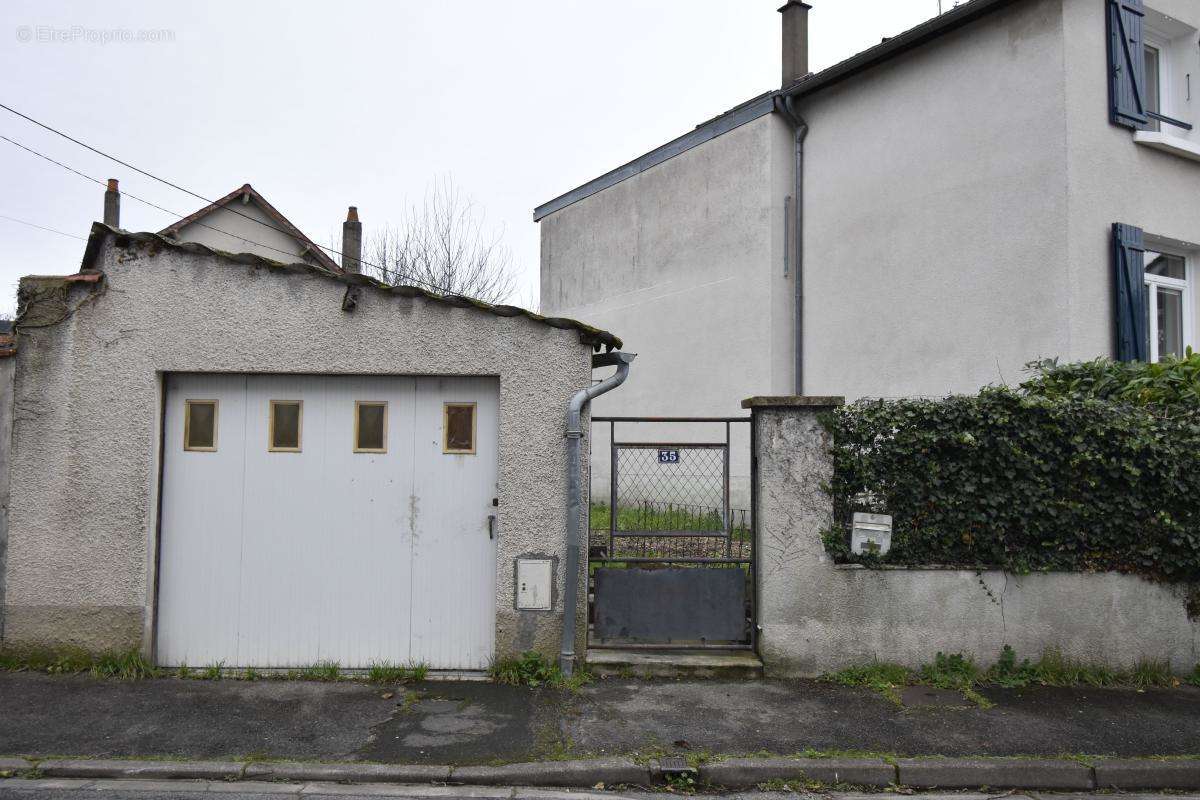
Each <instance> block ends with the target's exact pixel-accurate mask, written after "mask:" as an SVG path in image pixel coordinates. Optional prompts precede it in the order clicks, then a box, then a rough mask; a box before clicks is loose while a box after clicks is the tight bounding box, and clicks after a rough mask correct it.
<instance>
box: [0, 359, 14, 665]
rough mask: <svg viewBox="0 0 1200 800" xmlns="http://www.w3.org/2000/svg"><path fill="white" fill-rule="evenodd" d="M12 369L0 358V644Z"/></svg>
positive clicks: (0, 636) (9, 362)
mask: <svg viewBox="0 0 1200 800" xmlns="http://www.w3.org/2000/svg"><path fill="white" fill-rule="evenodd" d="M15 367H16V361H15V359H13V358H11V357H6V358H0V643H3V641H4V594H5V580H4V575H5V568H4V567H5V563H6V561H7V556H8V496H9V480H10V466H11V462H12V447H11V445H12V421H13V374H14V372H15Z"/></svg>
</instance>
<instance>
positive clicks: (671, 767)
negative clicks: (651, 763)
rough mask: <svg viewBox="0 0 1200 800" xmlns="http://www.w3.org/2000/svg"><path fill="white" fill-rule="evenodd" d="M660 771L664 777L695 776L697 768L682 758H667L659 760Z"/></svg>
mask: <svg viewBox="0 0 1200 800" xmlns="http://www.w3.org/2000/svg"><path fill="white" fill-rule="evenodd" d="M658 771H659V772H661V773H662V774H664V775H695V774H696V768H695V767H693V766H691V765H689V764H688V763H687V760H686V759H684V758H682V757H680V756H667V757H666V758H660V759H659V760H658Z"/></svg>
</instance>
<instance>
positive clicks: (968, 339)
mask: <svg viewBox="0 0 1200 800" xmlns="http://www.w3.org/2000/svg"><path fill="white" fill-rule="evenodd" d="M1091 5H1092V6H1093V7H1094V8H1093V10H1094V11H1095V13H1096V15H1097V16H1098V17H1099V18H1100V19H1101V23H1103V16H1104V7H1103V3H1101V2H1095V3H1092V4H1091ZM814 13H815V12H814ZM1093 44H1094V46H1095V47H1097V48H1098V49H1099V50H1100V51H1101V53H1103V50H1104V44H1105V42H1104V39H1103V38H1102V37H1101V38H1098V39H1097V40H1096V41H1095V42H1094V43H1093ZM1063 58H1064V51H1063V30H1062V19H1061V7H1060V0H1024V1H1023V2H1018V3H1015V4H1013V5H1011V6H1008V7H1006V8H1004V9H1002V10H999V11H995V12H993V13H990V14H988V15H986V16H985V17H983V18H982V19H980V20H977V21H976V22H974V23H972V24H969V25H967V26H966V27H964V28H961V29H959V30H956V31H953V32H950V33H948V34H945V35H943V36H942V37H940V38H939V39H938V40H937V41H934V42H931V43H929V44H927V45H925V46H924V47H920V48H918V49H916V50H913V51H910V52H909V53H907V54H904V55H901V56H899V57H897V58H895V59H892V60H891V61H889V62H887V63H885V64H883V65H881V66H878V67H875V68H874V69H872V70H870V71H869V72H866V73H864V74H862V75H860V76H858V77H856V78H852V79H850V80H848V81H846V82H844V83H842V84H839V85H835V86H833V87H831V88H829V89H826V90H824V91H821V92H819V93H817V94H816V95H814V96H813V97H811V98H810V99H807V100H805V101H804V102H803V104H802V106H801V113H802V114H803V115H804V116H805V118H806V119H807V120H808V122H809V124H810V126H811V130H810V133H809V136H808V141H807V143H806V148H805V150H806V153H805V155H806V159H807V165H808V167H807V174H806V175H805V191H804V194H805V208H806V212H807V213H806V220H805V231H804V251H805V264H806V273H805V294H806V296H807V298H808V299H807V303H806V305H805V353H804V358H805V365H806V382H805V385H804V391H805V392H806V393H809V394H825V393H830V392H837V393H839V394H845V395H846V396H847V397H850V398H857V397H861V396H910V395H936V396H940V395H945V394H948V393H954V392H972V391H974V390H976V389H978V388H979V387H980V386H981V385H984V384H987V383H1000V382H1003V381H1015V380H1019V379H1020V378H1021V369H1022V366H1023V365H1024V364H1025V363H1026V362H1027V361H1030V360H1033V359H1035V358H1038V357H1044V356H1055V355H1063V356H1073V355H1076V353H1075V352H1073V351H1072V350H1071V349H1070V348H1069V343H1070V337H1069V335H1068V334H1069V331H1070V327H1071V320H1072V319H1073V318H1074V317H1076V316H1080V317H1085V318H1088V319H1089V321H1090V322H1089V324H1091V325H1092V326H1093V327H1097V328H1103V329H1105V330H1107V329H1109V328H1111V322H1110V319H1109V314H1108V312H1107V309H1105V308H1101V309H1095V308H1079V307H1075V306H1072V305H1071V304H1070V303H1069V302H1068V297H1069V294H1070V284H1069V281H1070V277H1071V276H1070V275H1069V270H1068V269H1067V266H1066V262H1067V254H1068V244H1067V234H1068V231H1067V214H1068V208H1069V197H1068V191H1067V159H1066V148H1067V142H1068V138H1069V134H1068V131H1067V129H1066V122H1067V118H1066V113H1065V89H1064V83H1065V82H1064V77H1063ZM1099 77H1100V78H1101V79H1103V72H1101V73H1100V75H1099ZM1093 116H1094V119H1093V120H1090V121H1089V122H1090V124H1092V125H1094V126H1095V127H1105V126H1107V124H1108V122H1107V112H1106V107H1105V106H1103V105H1101V106H1099V107H1097V108H1096V109H1095V113H1094V115H1093ZM1105 264H1106V262H1104V261H1101V262H1098V263H1097V270H1098V274H1099V275H1100V276H1101V278H1102V279H1103V278H1104V277H1105V276H1106V275H1107V272H1105ZM1104 285H1105V286H1106V287H1107V285H1108V284H1107V283H1104ZM1079 354H1080V355H1083V354H1084V353H1082V352H1081V353H1079ZM1086 354H1087V355H1098V354H1099V352H1088V353H1086Z"/></svg>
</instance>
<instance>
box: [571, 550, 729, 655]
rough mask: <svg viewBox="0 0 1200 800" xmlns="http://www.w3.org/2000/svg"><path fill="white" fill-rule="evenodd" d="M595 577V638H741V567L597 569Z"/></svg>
mask: <svg viewBox="0 0 1200 800" xmlns="http://www.w3.org/2000/svg"><path fill="white" fill-rule="evenodd" d="M595 578H596V604H595V635H596V637H597V638H598V639H623V640H627V641H635V642H672V641H675V642H681V641H698V640H701V639H703V640H706V641H709V642H741V641H745V640H746V633H747V631H746V627H747V626H746V573H745V572H743V571H742V570H741V569H736V568H732V569H731V568H691V569H686V568H684V569H679V568H675V569H638V568H636V567H635V568H628V569H598V570H596V574H595Z"/></svg>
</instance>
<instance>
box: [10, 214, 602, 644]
mask: <svg viewBox="0 0 1200 800" xmlns="http://www.w3.org/2000/svg"><path fill="white" fill-rule="evenodd" d="M154 251H157V252H154ZM96 266H98V267H100V268H102V269H103V270H104V272H105V274H106V276H107V285H106V286H105V287H103V288H102V289H101V290H100V291H99V292H97V293H96V295H95V296H94V297H90V299H87V300H86V302H82V301H84V300H85V298H89V295H88V291H89V289H88V288H87V287H84V286H82V285H79V284H76V288H73V289H71V296H70V298H69V304H70V306H71V307H74V306H75V305H76V304H80V305H78V308H77V310H76V311H75V312H74V314H73V315H72V316H70V317H69V318H67V319H66V320H64V321H62V322H58V323H57V324H47V326H46V327H33V326H32V325H33V324H34V323H35V319H34V317H37V318H46V319H47V322H48V323H53V322H54V320H55V319H56V317H57V314H56V311H57V310H58V309H54V308H49V309H47V310H46V311H47V313H45V314H37V315H30V319H27V320H26V322H28V323H29V325H28V326H27V325H22V326H21V327H20V328H19V331H20V335H19V351H18V356H17V372H16V385H15V397H16V409H17V412H16V418H15V424H14V430H13V437H12V442H13V447H12V459H13V474H14V475H19V476H20V479H19V480H18V481H16V482H14V485H13V492H12V502H11V509H10V525H9V541H8V544H9V551H8V566H7V570H6V583H7V595H6V597H5V603H4V608H3V610H4V615H5V620H6V628H7V629H6V638H5V643H6V644H13V645H17V644H63V643H70V644H78V645H82V646H85V647H90V648H105V647H112V648H117V647H128V646H143V647H144V646H146V645H147V644H148V642H149V641H150V638H151V632H152V630H153V618H152V610H153V598H154V577H155V570H154V561H155V524H156V504H157V488H158V470H159V467H158V464H159V458H160V454H159V430H160V425H161V422H160V420H161V413H162V401H163V398H162V394H161V392H162V389H161V386H162V381H161V377H162V374H163V373H165V372H267V373H289V372H291V373H325V374H401V375H498V376H499V380H500V443H499V444H500V446H499V452H500V456H499V484H500V485H499V499H500V506H499V530H498V537H499V540H498V563H497V570H496V586H497V600H496V612H497V621H496V627H497V636H496V641H497V653H498V654H499V655H501V656H503V655H509V654H514V653H517V652H519V651H521V650H523V649H527V648H537V649H540V650H542V651H544V652H546V653H548V654H551V653H556V652H557V650H558V644H559V643H558V636H559V633H560V631H561V614H562V604H561V598H562V596H563V593H562V583H561V581H562V580H563V576H562V574H561V570H559V574H558V581H559V582H560V583H559V589H558V591H557V592H556V593H555V598H556V605H555V611H554V612H552V613H537V612H518V611H516V610H515V609H514V607H513V606H514V604H513V559H514V558H515V557H516V556H517V555H519V554H525V553H540V554H549V555H550V556H552V557H556V558H558V559H559V562H560V563H561V562H562V561H563V557H564V543H563V535H564V531H565V507H566V479H565V472H566V469H565V468H566V447H565V439H564V435H563V434H564V421H565V413H566V412H565V410H566V404H567V401H568V399H569V398H570V396H571V395H572V394H573V393H574V392H575V391H577V390H578V389H580V388H581V387H584V386H587V385H589V382H590V380H591V367H590V353H591V349H590V347H589V346H587V345H585V344H582V343H581V342H580V338H579V333H578V332H577V331H574V330H560V329H555V328H551V327H549V326H546V325H543V324H539V323H536V322H533V321H531V320H529V319H526V318H524V317H498V316H495V315H492V314H489V313H486V312H483V311H480V310H478V309H474V308H452V307H449V306H446V305H444V304H440V303H436V302H432V301H428V300H425V299H423V298H412V299H405V298H402V297H398V296H395V295H387V294H384V293H382V292H378V291H375V290H372V289H370V288H366V287H364V288H362V289H361V290H360V292H359V304H358V307H357V308H356V309H355V310H354V311H353V312H352V313H346V312H344V311H343V310H342V298H343V293H344V291H345V289H346V287H345V286H344V285H343V284H341V283H338V282H336V281H334V280H332V279H329V278H324V277H320V276H317V275H314V274H312V273H303V274H295V273H284V272H283V271H281V270H278V269H274V268H266V267H263V266H253V265H247V264H241V263H237V262H235V261H231V260H228V259H225V258H223V257H219V256H204V255H194V254H190V253H186V252H182V251H180V250H177V249H169V248H166V249H158V248H157V247H155V246H147V245H141V244H134V245H133V246H132V247H131V248H130V249H128V250H126V249H123V248H121V247H117V246H116V245H115V244H114V240H113V238H112V237H111V236H110V237H108V239H107V240H106V243H105V245H104V247H103V249H102V251H101V253H100V256H99V257H98V259H97V264H96ZM580 619H582V611H581V616H580ZM579 630H580V631H581V632H582V631H583V630H584V628H583V626H582V625H580V627H579ZM581 636H582V633H581Z"/></svg>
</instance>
